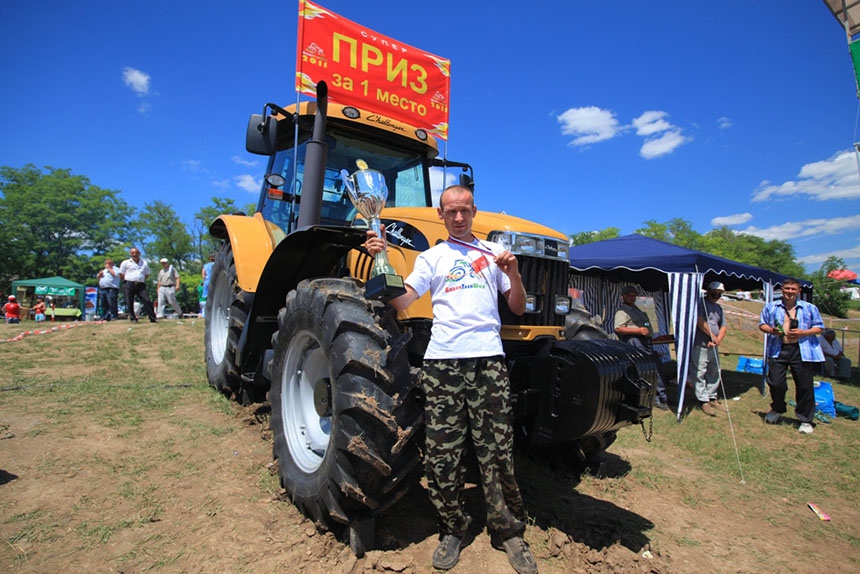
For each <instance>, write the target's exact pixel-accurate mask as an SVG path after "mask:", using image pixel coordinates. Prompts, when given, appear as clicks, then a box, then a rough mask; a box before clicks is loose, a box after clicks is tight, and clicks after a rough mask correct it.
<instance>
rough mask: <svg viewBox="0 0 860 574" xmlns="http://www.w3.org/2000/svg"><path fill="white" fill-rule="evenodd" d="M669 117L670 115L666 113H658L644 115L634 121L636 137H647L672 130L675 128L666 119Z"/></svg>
mask: <svg viewBox="0 0 860 574" xmlns="http://www.w3.org/2000/svg"><path fill="white" fill-rule="evenodd" d="M668 115H669V114H667V113H666V112H658V111H650V112H645V113H643V114H642V115H641V116H639V117H638V118H636V119H635V120H633V127H634V128H636V135H638V136H643V137H647V136H650V135H654V134H656V133H660V132H665V131H666V130H670V129H672V128H673V127H674V126H673V125H672V124H670V123H669V122H667V121H666V120H665V119H664V118H665V117H666V116H668Z"/></svg>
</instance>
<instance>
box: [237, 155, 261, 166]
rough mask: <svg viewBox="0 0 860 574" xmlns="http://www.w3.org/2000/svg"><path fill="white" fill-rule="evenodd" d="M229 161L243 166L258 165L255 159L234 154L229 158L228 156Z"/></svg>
mask: <svg viewBox="0 0 860 574" xmlns="http://www.w3.org/2000/svg"><path fill="white" fill-rule="evenodd" d="M230 161H232V162H233V163H235V164H236V165H244V166H247V167H256V166H257V165H259V163H260V162H258V161H256V160H252V159H245V158H243V157H241V156H238V155H234V156H233V157H231V158H230Z"/></svg>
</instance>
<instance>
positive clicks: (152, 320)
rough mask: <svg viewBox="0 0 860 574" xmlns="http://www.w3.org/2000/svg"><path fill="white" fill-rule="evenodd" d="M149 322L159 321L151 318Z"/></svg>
mask: <svg viewBox="0 0 860 574" xmlns="http://www.w3.org/2000/svg"><path fill="white" fill-rule="evenodd" d="M149 322H150V323H158V319H150V320H149Z"/></svg>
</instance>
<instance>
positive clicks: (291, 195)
mask: <svg viewBox="0 0 860 574" xmlns="http://www.w3.org/2000/svg"><path fill="white" fill-rule="evenodd" d="M326 141H327V143H328V153H327V161H326V169H325V179H324V184H323V203H322V209H321V213H320V223H321V224H322V225H349V224H351V223H352V221H353V219H355V216H356V214H357V212H356V210H355V208H354V207H353V205H352V202H351V201H350V199H349V194H348V193H347V191H346V188H345V185H344V183H343V181H341V176H340V170H342V169H345V170H346V171H347V172H349V173H353V172H354V171H356V170H357V169H358V166H357V164H356V162H357V161H358V160H363V161H364V162H365V163H366V164H367V166H368V167H369V168H371V169H375V170H377V171H379V172H381V173H382V174H383V176H384V177H385V183H386V185H387V187H388V200H387V201H386V203H385V205H386V207H428V206H431V205H432V203H433V200H432V199H431V198H432V196H433V193H432V192H431V188H430V184H429V177H428V173H429V172H428V166H427V162H426V161H425V159H424V157H423V156H421V155H420V154H418V153H413V152H408V151H404V150H397V149H393V148H390V147H386V146H383V145H380V144H377V143H373V142H368V141H364V140H359V139H356V138H354V137H350V136H347V135H343V134H335V135H329V136H327V137H326ZM306 151H307V138H305V139H304V140H302V141H300V143H299V147H298V149H296V150H294V149H292V148H290V149H286V150H282V151H279V152H277V153H276V154H275V155H274V157H273V158H272V161H271V164H270V166H269V174H277V175H280V176H281V177H283V178H284V180H285V182H286V183H285V184H284V185H283V186H281V187H280V188H271V187H269V185H268V184H266V183H264V184H263V185H264V186H265V187H266V193H264V194H262V199H261V205H260V206H259V207H258V210H259V211H261V212H262V214H263V217H264V219H266V220H267V221H270V222H271V223H274V224H275V225H276V226H277V227H279V228H280V229H281V230H283V231H284V232H285V233H289V232H290V231H292V230H293V229H294V228H295V225H296V222H297V221H298V212H299V209H300V206H301V197H302V182H303V180H304V170H305V153H306Z"/></svg>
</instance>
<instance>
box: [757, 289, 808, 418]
mask: <svg viewBox="0 0 860 574" xmlns="http://www.w3.org/2000/svg"><path fill="white" fill-rule="evenodd" d="M799 293H800V282H799V281H798V280H797V279H786V280H785V281H783V283H782V298H781V299H780V300H778V301H773V302H772V303H768V304H767V305H765V306H764V309H762V311H761V319H760V320H759V325H758V328H759V330H760V331H761V332H762V333H765V334H767V335H769V337H768V338H767V343H768V344H767V356H768V367H767V385H768V387H770V397H771V405H770V412H769V413H767V415H765V417H764V420H765V422H767V423H770V424H777V423H778V422H779V419H780V417H781V416H782V415H783V414H784V413H785V411H786V410H787V409H786V405H785V393H786V391H787V390H788V383H787V382H786V374H787V373H788V369H791V376H792V378H793V379H794V385H795V393H796V398H797V407H795V409H794V412H795V414H796V415H797V419H798V420H799V421H800V427H799V428H798V430H799V431H800V432H802V433H805V434H812V430H813V427H812V419H813V416H814V415H815V389H814V386H813V380H812V379H813V377H814V375H815V372H816V371H817V370H818V365H816V364H815V363H822V362H824V353H823V352H822V351H821V345H820V344H819V342H818V335H819V334H820V333H821V331H822V330H823V329H824V322H823V321H822V320H821V314H820V313H819V312H818V307H816V306H815V305H813V304H812V303H808V302H806V301H800V300H798V299H797V296H798V294H799Z"/></svg>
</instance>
